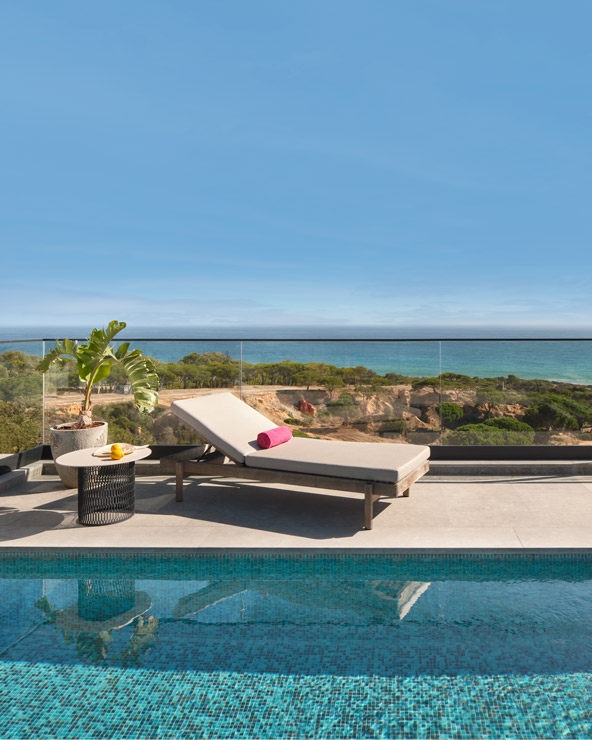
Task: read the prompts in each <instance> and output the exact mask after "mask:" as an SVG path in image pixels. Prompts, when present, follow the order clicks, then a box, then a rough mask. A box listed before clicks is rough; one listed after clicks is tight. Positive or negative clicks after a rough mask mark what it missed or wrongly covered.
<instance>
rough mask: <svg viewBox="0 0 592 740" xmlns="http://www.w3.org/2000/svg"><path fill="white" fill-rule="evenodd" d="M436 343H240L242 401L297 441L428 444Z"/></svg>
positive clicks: (433, 431)
mask: <svg viewBox="0 0 592 740" xmlns="http://www.w3.org/2000/svg"><path fill="white" fill-rule="evenodd" d="M439 373H440V369H439V343H438V342H433V341H431V342H430V341H425V342H424V341H422V342H408V341H405V342H386V341H367V342H361V341H358V342H356V341H322V342H319V341H316V342H313V341H300V342H296V341H269V342H261V341H250V342H243V399H244V400H245V401H246V402H247V403H249V404H251V405H252V406H254V407H255V408H257V409H258V410H260V411H261V412H262V413H264V414H265V415H267V416H268V417H269V418H270V419H271V420H272V421H273V422H274V423H276V424H281V425H286V426H290V428H291V429H292V431H293V433H294V434H296V435H298V436H308V437H320V438H322V439H341V440H350V441H372V442H375V441H377V439H380V440H381V441H384V442H395V443H407V442H416V443H421V444H433V443H434V442H435V441H437V440H438V438H439V436H440V420H439V416H438V413H437V411H436V409H437V407H438V405H439V387H438V386H439V381H438V376H439Z"/></svg>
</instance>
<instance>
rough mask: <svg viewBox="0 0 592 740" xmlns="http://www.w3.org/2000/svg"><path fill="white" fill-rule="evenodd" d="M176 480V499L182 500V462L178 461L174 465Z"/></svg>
mask: <svg viewBox="0 0 592 740" xmlns="http://www.w3.org/2000/svg"><path fill="white" fill-rule="evenodd" d="M175 472H176V482H175V492H176V499H177V501H183V462H178V463H177V464H176V466H175Z"/></svg>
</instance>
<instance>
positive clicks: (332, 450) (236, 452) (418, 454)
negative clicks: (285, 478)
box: [171, 393, 430, 483]
mask: <svg viewBox="0 0 592 740" xmlns="http://www.w3.org/2000/svg"><path fill="white" fill-rule="evenodd" d="M171 409H172V410H173V411H174V413H175V414H176V415H177V416H178V417H179V418H180V419H182V421H184V422H185V423H186V424H188V425H189V426H190V427H192V428H193V429H195V430H196V431H197V433H198V434H199V435H200V437H202V438H203V439H204V440H205V441H206V442H208V443H210V444H212V445H214V447H216V449H218V450H220V452H223V453H224V454H225V455H226V456H227V457H229V458H230V459H231V460H234V462H237V463H246V465H248V466H249V467H252V468H265V469H269V470H283V471H288V472H293V473H309V474H315V475H327V476H334V477H336V478H354V479H356V480H369V481H377V482H383V483H397V482H398V481H400V480H401V479H402V478H405V476H406V475H408V474H409V473H412V472H413V470H415V468H417V467H418V466H419V465H421V463H423V462H425V461H426V460H427V459H428V458H429V456H430V448H429V447H424V446H422V445H406V444H387V443H376V442H340V441H337V440H335V441H334V440H326V439H305V438H303V437H294V438H293V439H291V440H290V441H289V442H286V443H285V444H282V445H278V446H277V447H271V448H270V449H268V450H262V449H261V448H260V447H259V445H258V444H257V435H258V434H259V433H260V432H267V431H268V430H269V429H271V428H272V427H273V426H275V425H274V423H273V422H272V421H270V420H269V419H268V418H267V417H266V416H263V414H260V413H259V412H258V411H255V409H253V408H251V407H250V406H248V405H247V404H246V403H244V402H243V401H241V400H239V399H238V398H236V396H233V395H232V393H212V394H209V395H207V396H200V397H197V398H188V399H186V400H183V401H174V403H172V404H171Z"/></svg>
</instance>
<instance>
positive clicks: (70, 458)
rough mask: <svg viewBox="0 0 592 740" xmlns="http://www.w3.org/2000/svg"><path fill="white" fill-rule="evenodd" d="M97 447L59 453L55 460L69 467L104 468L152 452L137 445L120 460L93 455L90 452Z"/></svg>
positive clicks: (131, 460)
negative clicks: (63, 453)
mask: <svg viewBox="0 0 592 740" xmlns="http://www.w3.org/2000/svg"><path fill="white" fill-rule="evenodd" d="M98 449H99V448H98V447H87V448H86V449H84V450H74V452H66V454H65V455H60V456H59V457H58V459H57V460H56V462H57V463H59V464H60V465H68V466H69V467H71V468H104V467H108V466H109V465H121V463H130V462H136V461H138V460H143V459H144V458H145V457H148V456H149V455H151V454H152V450H151V449H150V447H139V448H136V449H135V450H134V451H133V452H131V453H130V454H129V455H124V456H123V457H122V458H121V460H112V459H111V458H110V457H106V458H105V457H94V456H93V454H92V453H93V452H94V451H95V450H98Z"/></svg>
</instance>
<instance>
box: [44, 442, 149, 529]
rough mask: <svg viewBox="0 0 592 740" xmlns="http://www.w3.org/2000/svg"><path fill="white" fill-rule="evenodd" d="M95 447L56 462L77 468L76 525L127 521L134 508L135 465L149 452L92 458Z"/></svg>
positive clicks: (61, 456)
mask: <svg viewBox="0 0 592 740" xmlns="http://www.w3.org/2000/svg"><path fill="white" fill-rule="evenodd" d="M96 449H98V448H97V447H89V448H87V449H85V450H75V451H74V452H68V453H66V454H65V455H60V457H58V458H57V460H56V462H57V463H60V465H69V466H70V467H73V468H78V521H79V522H80V524H86V525H87V526H97V525H100V524H115V523H116V522H123V521H124V520H125V519H130V518H131V517H132V516H133V515H134V510H135V505H136V461H137V460H143V459H144V458H145V457H148V456H149V455H150V454H151V453H152V450H151V449H150V448H149V447H142V448H140V449H137V450H134V452H132V453H131V454H129V455H124V457H122V458H121V460H111V458H106V459H105V458H101V457H95V456H94V455H93V452H94V451H95V450H96Z"/></svg>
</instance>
